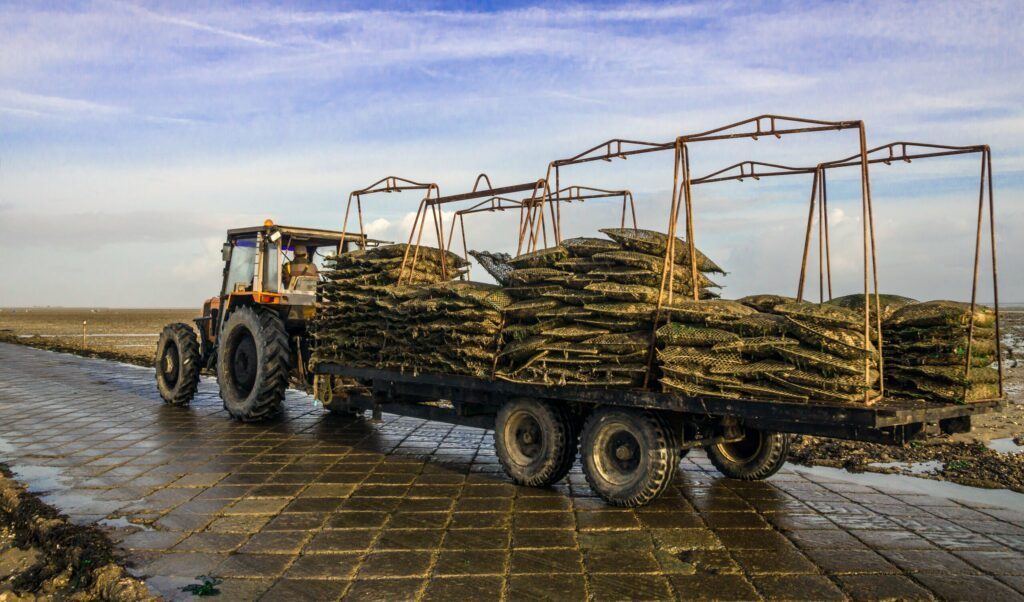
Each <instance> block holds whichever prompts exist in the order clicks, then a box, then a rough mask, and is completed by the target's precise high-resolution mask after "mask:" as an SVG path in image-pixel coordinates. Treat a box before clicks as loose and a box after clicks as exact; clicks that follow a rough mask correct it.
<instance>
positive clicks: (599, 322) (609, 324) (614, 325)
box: [576, 315, 638, 332]
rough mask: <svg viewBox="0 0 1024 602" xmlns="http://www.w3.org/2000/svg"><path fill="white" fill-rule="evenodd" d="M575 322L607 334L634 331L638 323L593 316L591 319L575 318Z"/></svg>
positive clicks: (629, 319)
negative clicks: (601, 329) (599, 329)
mask: <svg viewBox="0 0 1024 602" xmlns="http://www.w3.org/2000/svg"><path fill="white" fill-rule="evenodd" d="M576 322H577V323H579V324H583V325H586V326H594V327H596V328H603V329H604V330H607V331H609V332H629V331H632V330H636V328H637V326H638V322H637V320H635V319H632V318H628V317H627V318H625V319H621V318H616V317H614V316H601V315H598V316H594V317H591V318H576Z"/></svg>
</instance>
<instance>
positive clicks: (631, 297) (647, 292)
mask: <svg viewBox="0 0 1024 602" xmlns="http://www.w3.org/2000/svg"><path fill="white" fill-rule="evenodd" d="M585 290H588V291H590V292H593V293H597V294H599V295H602V296H604V297H607V298H608V299H615V300H617V301H634V302H640V303H657V302H658V297H659V294H658V289H656V288H653V287H650V286H643V285H641V284H620V283H618V282H596V283H594V284H589V285H587V287H586V289H585ZM665 298H666V299H667V298H668V295H665Z"/></svg>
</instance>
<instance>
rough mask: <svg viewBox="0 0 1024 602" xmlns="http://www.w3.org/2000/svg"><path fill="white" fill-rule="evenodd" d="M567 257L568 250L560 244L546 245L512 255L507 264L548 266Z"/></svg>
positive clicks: (522, 266) (527, 266) (524, 266)
mask: <svg viewBox="0 0 1024 602" xmlns="http://www.w3.org/2000/svg"><path fill="white" fill-rule="evenodd" d="M568 257H569V252H568V251H567V250H566V249H565V247H562V246H554V247H548V248H547V249H540V250H539V251H533V252H531V253H523V254H522V255H519V256H518V257H513V258H512V259H511V260H510V261H509V264H510V265H511V266H512V267H514V268H516V269H520V268H550V267H552V266H554V265H555V263H557V262H559V261H562V260H564V259H566V258H568Z"/></svg>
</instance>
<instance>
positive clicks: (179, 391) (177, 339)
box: [155, 322, 202, 406]
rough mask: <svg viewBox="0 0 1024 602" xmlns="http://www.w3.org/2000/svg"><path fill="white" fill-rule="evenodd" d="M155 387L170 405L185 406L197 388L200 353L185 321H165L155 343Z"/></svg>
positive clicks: (193, 334)
mask: <svg viewBox="0 0 1024 602" xmlns="http://www.w3.org/2000/svg"><path fill="white" fill-rule="evenodd" d="M155 367H156V388H157V389H158V390H159V391H160V397H162V398H163V399H164V401H165V402H167V403H168V404H170V405H172V406H187V405H188V404H189V402H190V401H192V398H193V397H195V394H196V389H197V388H199V370H200V368H201V367H202V356H201V354H200V352H199V339H198V338H196V333H195V331H194V330H192V327H191V326H189V325H188V324H182V323H180V322H178V323H176V324H168V325H167V326H165V327H164V330H163V332H161V333H160V339H159V340H158V341H157V343H156V366H155Z"/></svg>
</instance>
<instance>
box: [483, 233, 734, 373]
mask: <svg viewBox="0 0 1024 602" xmlns="http://www.w3.org/2000/svg"><path fill="white" fill-rule="evenodd" d="M601 232H603V233H604V234H606V235H607V236H608V237H609V239H601V238H573V239H569V240H565V241H563V242H562V244H560V245H558V246H555V247H551V248H548V249H543V250H540V251H536V252H533V253H527V254H525V255H520V256H519V257H516V258H514V259H512V260H511V261H510V264H511V266H512V267H513V270H512V271H511V272H509V273H508V274H507V276H506V278H507V284H508V286H507V287H506V289H505V290H506V291H507V292H508V294H509V296H510V297H512V298H513V299H514V303H512V304H511V305H509V306H508V307H506V308H505V328H504V347H503V350H502V353H501V358H500V359H499V371H498V373H497V374H498V376H499V377H500V378H503V379H506V380H510V381H515V382H525V383H535V384H555V385H594V386H602V387H619V386H621V387H631V386H638V385H640V384H642V383H643V380H644V376H645V374H646V372H647V366H648V358H649V354H650V345H651V334H652V332H653V328H654V322H653V320H654V313H655V309H656V304H657V302H658V295H659V291H660V286H661V274H662V267H663V263H664V258H665V249H666V242H667V240H668V237H667V236H665V235H664V234H661V233H659V232H652V231H649V230H638V229H604V230H601ZM675 260H676V266H675V274H676V278H675V284H674V287H673V291H674V295H675V296H676V297H692V294H693V292H692V291H693V289H692V283H691V277H690V263H689V255H688V253H687V248H686V246H685V245H682V244H680V245H677V249H676V255H675ZM697 267H698V269H699V273H698V282H697V286H698V289H699V294H700V296H701V298H706V299H707V298H713V297H715V296H717V295H715V293H713V292H711V290H710V289H712V288H715V287H717V285H716V284H715V283H714V282H712V281H711V280H709V279H708V278H707V276H705V274H706V273H709V272H720V273H721V272H722V269H721V268H720V267H718V266H717V265H716V264H715V263H714V262H713V261H711V260H710V259H708V258H707V257H705V256H704V255H703V254H700V253H699V252H698V255H697Z"/></svg>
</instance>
